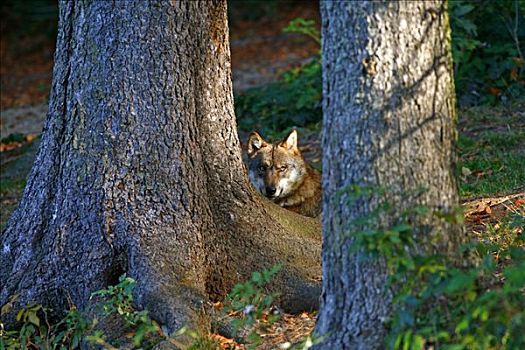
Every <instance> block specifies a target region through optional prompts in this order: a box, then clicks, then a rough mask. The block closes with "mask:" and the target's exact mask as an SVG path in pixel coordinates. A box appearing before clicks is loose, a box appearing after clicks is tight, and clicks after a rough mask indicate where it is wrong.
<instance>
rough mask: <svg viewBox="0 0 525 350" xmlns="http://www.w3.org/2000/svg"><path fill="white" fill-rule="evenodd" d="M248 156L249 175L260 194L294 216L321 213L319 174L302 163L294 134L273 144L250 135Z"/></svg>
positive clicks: (256, 134) (295, 134) (254, 133)
mask: <svg viewBox="0 0 525 350" xmlns="http://www.w3.org/2000/svg"><path fill="white" fill-rule="evenodd" d="M247 153H248V162H247V163H248V175H249V178H250V181H251V183H252V184H253V186H254V187H255V188H256V189H257V190H258V191H259V192H260V193H262V194H263V195H264V196H266V197H267V198H269V199H270V200H271V201H273V202H274V203H276V204H278V205H280V206H282V207H284V208H286V209H288V210H292V211H294V212H296V213H299V214H302V215H305V216H311V217H317V216H319V214H321V195H322V189H321V174H320V173H319V172H318V171H317V170H315V169H314V168H312V167H311V166H310V165H309V164H308V163H307V162H306V161H305V160H304V158H303V156H302V154H301V152H300V150H299V148H298V147H297V131H295V130H293V131H292V132H291V133H290V134H289V135H288V136H286V137H285V138H284V139H283V140H282V141H279V142H276V143H269V142H267V141H265V140H264V139H263V138H262V137H261V135H259V134H258V133H257V132H252V133H251V134H250V136H249V138H248V146H247Z"/></svg>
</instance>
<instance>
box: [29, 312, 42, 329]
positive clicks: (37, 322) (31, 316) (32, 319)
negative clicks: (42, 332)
mask: <svg viewBox="0 0 525 350" xmlns="http://www.w3.org/2000/svg"><path fill="white" fill-rule="evenodd" d="M27 316H28V319H29V322H31V323H32V324H34V325H35V326H37V327H38V326H40V319H39V318H38V316H37V315H36V313H35V312H33V311H30V312H28V315H27Z"/></svg>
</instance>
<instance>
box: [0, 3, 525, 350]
mask: <svg viewBox="0 0 525 350" xmlns="http://www.w3.org/2000/svg"><path fill="white" fill-rule="evenodd" d="M296 17H303V18H311V19H314V20H316V22H317V23H319V13H318V11H317V9H316V8H315V7H313V6H310V5H308V6H292V7H290V8H289V9H288V10H287V11H286V12H285V13H283V14H280V15H279V16H275V17H272V18H270V19H262V20H261V19H257V20H237V21H235V22H234V23H233V24H232V28H231V50H232V67H233V85H234V91H235V92H240V91H245V90H247V89H249V88H251V87H254V86H260V85H264V84H268V83H271V82H273V81H276V80H277V79H279V77H280V75H281V74H282V73H283V72H285V71H286V70H288V69H290V68H291V67H294V66H297V65H300V64H302V63H304V62H307V61H308V60H310V59H311V58H312V57H313V56H314V55H315V54H316V53H317V52H318V47H317V45H316V44H315V43H313V42H311V41H310V40H308V39H306V38H305V37H304V36H301V35H297V34H286V33H283V32H282V28H283V27H284V26H286V24H287V23H288V22H289V21H290V20H291V19H293V18H296ZM0 40H1V49H0V58H1V62H2V65H1V69H0V85H1V92H2V93H1V98H0V109H1V113H0V116H1V118H0V139H1V142H0V169H1V172H0V230H1V229H3V228H4V226H5V224H6V222H7V220H8V217H9V215H10V213H11V212H12V211H13V209H14V208H15V206H16V204H17V202H18V200H19V199H20V197H21V194H22V191H23V188H24V186H25V183H26V177H27V175H28V173H29V171H30V169H31V165H32V163H33V161H34V159H35V155H36V152H37V150H38V142H39V135H40V133H41V131H42V127H43V123H44V119H45V115H46V111H47V99H48V93H49V89H50V86H51V78H52V65H53V49H54V42H53V40H50V39H49V37H46V36H33V37H22V38H18V39H17V40H13V39H12V38H7V37H2V38H1V39H0ZM458 130H459V144H458V146H459V153H460V159H459V164H458V172H459V177H460V181H461V184H460V194H461V197H462V202H463V206H464V209H465V221H466V227H467V230H468V232H469V233H471V234H472V235H473V236H476V237H478V238H479V239H481V240H492V239H501V237H500V236H501V235H508V236H509V237H508V239H511V238H512V237H510V236H513V235H519V234H523V233H522V229H521V230H514V231H511V230H510V231H509V230H506V231H504V232H503V231H498V230H499V227H501V226H502V225H501V223H502V222H504V221H505V220H508V217H509V215H512V214H521V215H524V214H525V147H524V146H523V145H525V100H522V101H518V102H516V103H513V104H511V105H508V106H499V107H488V106H479V107H472V108H468V109H462V110H460V113H459V125H458ZM247 132H249V130H240V137H241V140H242V139H244V138H245V137H246V135H247ZM319 139H320V138H319V132H318V131H317V132H311V133H309V134H308V135H301V136H300V143H301V149H302V151H303V152H304V154H305V157H306V158H307V160H308V161H310V162H313V163H316V164H319V163H320V159H321V154H322V150H321V146H320V141H319ZM314 325H315V313H301V314H299V315H288V314H284V315H282V317H281V319H280V320H279V321H277V322H276V323H275V324H273V325H272V326H269V327H266V329H265V331H264V332H263V334H261V335H262V337H263V340H264V343H263V345H261V346H260V347H258V348H257V349H276V348H278V347H279V345H280V344H283V343H286V342H289V343H292V344H293V343H296V342H298V341H300V340H301V339H303V338H304V337H305V336H307V335H309V334H310V333H311V331H312V329H313V327H314ZM214 337H215V338H216V339H217V340H218V341H220V342H221V344H222V346H223V348H224V349H245V345H242V344H238V343H237V342H235V341H233V340H232V339H226V338H223V337H221V336H219V335H216V336H214Z"/></svg>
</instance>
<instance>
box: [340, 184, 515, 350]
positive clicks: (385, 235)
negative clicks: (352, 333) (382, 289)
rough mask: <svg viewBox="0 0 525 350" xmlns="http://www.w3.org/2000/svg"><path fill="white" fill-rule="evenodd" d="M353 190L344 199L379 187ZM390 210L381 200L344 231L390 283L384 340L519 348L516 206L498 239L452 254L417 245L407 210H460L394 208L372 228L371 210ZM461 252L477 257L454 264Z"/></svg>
mask: <svg viewBox="0 0 525 350" xmlns="http://www.w3.org/2000/svg"><path fill="white" fill-rule="evenodd" d="M374 192H375V194H374ZM356 193H357V194H355V195H354V197H353V198H351V200H357V198H363V197H367V198H370V197H372V196H376V197H377V196H378V193H379V194H380V193H381V191H372V190H366V189H365V190H363V189H361V190H360V192H359V191H358V192H356ZM340 195H342V194H340ZM379 197H380V195H379ZM393 213H395V209H393V208H392V207H391V206H390V205H388V204H382V203H381V204H379V205H378V206H377V210H376V211H374V212H372V214H371V215H370V216H367V217H363V218H359V219H358V220H357V222H355V223H354V227H358V228H361V229H357V230H353V231H351V232H349V235H352V237H354V245H353V247H352V249H353V250H356V251H357V250H363V249H364V251H365V252H366V253H367V254H369V255H371V256H374V257H381V258H382V259H385V261H386V263H387V266H388V271H389V281H388V282H389V283H388V284H387V285H388V286H389V287H393V290H394V291H395V297H394V300H393V308H394V310H393V316H392V318H391V320H390V323H389V335H388V338H387V340H386V341H387V346H388V348H391V349H424V348H429V347H432V348H436V349H522V348H524V347H525V338H523V334H522V330H523V329H525V328H524V327H525V311H524V310H525V294H524V293H523V292H524V290H525V244H524V243H525V240H524V238H523V236H520V235H516V234H515V233H513V232H515V231H513V230H514V229H515V228H516V227H517V226H518V225H520V223H523V220H524V218H523V213H516V214H515V215H514V216H513V218H512V219H511V220H508V221H503V223H502V225H500V228H499V230H502V231H501V232H498V233H497V234H496V236H498V237H499V239H498V241H493V242H483V241H482V242H476V243H471V244H468V245H466V246H463V247H461V248H460V250H459V251H458V252H457V253H456V255H455V256H448V255H446V254H434V253H432V254H429V253H424V252H420V251H418V249H417V247H416V242H415V241H414V239H413V228H412V226H411V224H410V218H414V215H416V216H420V215H432V216H437V217H438V218H440V219H442V220H445V221H447V222H449V223H461V222H462V215H461V211H460V210H457V211H451V212H448V213H443V212H439V211H437V212H433V211H430V210H428V209H427V208H425V207H420V206H416V207H413V208H410V209H408V210H405V211H404V212H403V213H401V215H400V216H399V220H397V222H395V224H394V226H393V227H391V228H386V229H384V228H381V227H379V228H378V226H380V225H378V224H377V222H379V221H378V220H379V219H378V218H379V217H380V216H381V215H384V214H387V215H390V214H393ZM363 227H364V228H365V229H362V228H363ZM367 227H374V228H373V229H367ZM508 237H513V238H511V239H510V240H509V238H508ZM500 243H503V244H500ZM469 255H470V256H473V255H476V256H477V258H476V259H472V262H471V263H470V264H463V265H466V266H459V265H460V264H458V261H462V259H464V257H465V256H469ZM502 277H503V278H502Z"/></svg>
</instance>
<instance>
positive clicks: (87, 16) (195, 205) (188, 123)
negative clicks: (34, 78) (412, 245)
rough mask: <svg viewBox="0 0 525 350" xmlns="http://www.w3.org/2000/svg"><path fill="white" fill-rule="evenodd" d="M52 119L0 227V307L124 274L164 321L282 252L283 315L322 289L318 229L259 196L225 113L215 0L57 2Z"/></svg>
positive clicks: (75, 294)
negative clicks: (20, 195) (15, 205)
mask: <svg viewBox="0 0 525 350" xmlns="http://www.w3.org/2000/svg"><path fill="white" fill-rule="evenodd" d="M55 62H56V63H55V70H54V78H53V88H52V94H51V100H50V108H49V114H48V117H47V122H46V126H45V130H44V133H43V136H42V142H41V147H40V150H39V154H38V157H37V160H36V162H35V165H34V167H33V170H32V172H31V175H30V177H29V180H28V184H27V187H26V189H25V192H24V196H23V199H22V201H21V203H20V205H19V207H18V209H17V210H16V212H15V213H14V214H13V216H12V218H11V219H10V221H9V223H8V225H7V228H6V230H5V231H4V232H3V233H2V249H1V253H0V254H1V255H0V266H2V268H1V269H0V285H1V294H0V304H1V305H3V304H5V303H6V302H7V301H8V300H9V299H10V298H11V297H12V296H14V295H18V299H17V304H16V306H15V309H16V307H19V306H22V305H24V304H27V303H29V302H37V303H44V304H47V305H51V306H54V307H61V306H63V305H64V304H65V300H66V298H68V297H69V298H71V300H73V302H74V303H75V304H77V306H79V307H81V308H83V307H86V306H87V305H88V299H89V296H90V293H92V292H93V291H95V290H97V289H100V288H102V287H105V286H107V285H108V284H114V283H115V282H116V281H117V279H118V277H119V275H121V274H123V273H127V274H128V275H129V276H131V277H133V278H135V279H136V280H137V288H136V290H135V296H136V301H137V303H138V305H139V306H142V307H144V308H147V309H148V310H150V311H151V314H152V316H153V317H154V318H156V319H158V320H159V321H160V322H161V323H163V324H166V325H168V326H169V327H170V328H171V329H175V328H178V327H180V326H182V325H184V324H187V323H190V324H192V325H196V323H197V322H198V321H197V320H198V318H199V316H198V314H199V311H200V310H201V308H202V307H203V305H202V304H203V301H205V300H207V299H210V298H211V299H215V298H218V297H220V296H224V294H225V293H226V292H227V291H228V290H229V288H230V287H231V286H232V284H234V283H235V282H237V281H238V280H239V279H243V278H246V277H248V276H249V273H250V272H251V271H253V270H259V269H262V268H268V267H270V266H272V265H273V264H276V263H278V262H284V263H285V268H284V271H283V273H281V274H280V277H278V279H277V281H276V283H275V285H274V288H275V289H276V290H277V291H280V292H281V293H282V295H283V298H282V301H283V304H284V305H285V306H287V307H289V308H291V309H297V308H303V307H306V308H312V307H315V304H316V301H317V298H318V293H320V286H319V282H318V281H319V278H318V277H319V276H320V223H318V222H316V221H315V220H313V219H309V218H305V217H301V216H299V215H296V214H294V213H291V212H288V211H285V210H284V209H281V208H279V207H277V206H275V205H273V204H271V203H270V202H267V201H265V200H263V199H261V197H260V196H259V195H258V194H256V193H255V192H254V191H253V190H252V188H251V187H250V185H249V183H248V180H247V176H246V171H245V168H244V165H243V163H242V160H241V151H240V144H239V140H238V136H237V132H236V123H235V116H234V112H233V95H232V85H231V78H230V75H231V71H230V52H229V41H228V28H227V19H226V3H225V2H224V1H214V2H196V1H172V2H170V1H142V0H136V1H114V2H111V1H90V2H83V1H78V2H61V3H60V23H59V34H58V43H57V49H56V54H55Z"/></svg>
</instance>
